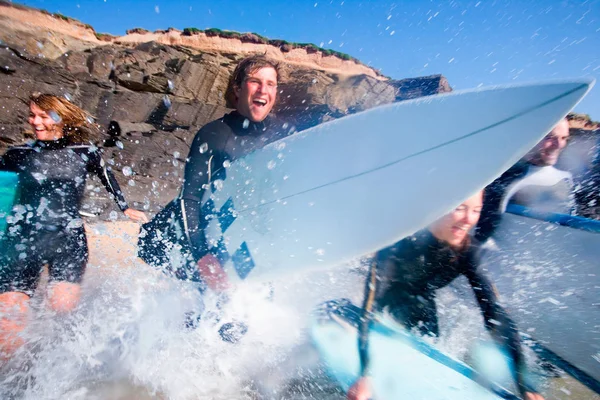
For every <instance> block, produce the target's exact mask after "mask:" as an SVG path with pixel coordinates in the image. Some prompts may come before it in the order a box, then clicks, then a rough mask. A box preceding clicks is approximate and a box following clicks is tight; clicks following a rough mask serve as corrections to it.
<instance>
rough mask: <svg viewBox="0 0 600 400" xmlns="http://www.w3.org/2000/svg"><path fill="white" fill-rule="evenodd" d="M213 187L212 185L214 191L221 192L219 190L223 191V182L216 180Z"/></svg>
mask: <svg viewBox="0 0 600 400" xmlns="http://www.w3.org/2000/svg"><path fill="white" fill-rule="evenodd" d="M213 185H214V187H215V189H217V190H221V189H223V180H222V179H217V180H215V181H214V182H213Z"/></svg>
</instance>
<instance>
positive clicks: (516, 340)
mask: <svg viewBox="0 0 600 400" xmlns="http://www.w3.org/2000/svg"><path fill="white" fill-rule="evenodd" d="M475 257H477V256H473V259H472V260H471V261H470V266H469V269H468V270H467V271H466V273H465V275H466V277H467V279H468V280H469V283H470V284H471V287H472V288H473V292H474V293H475V298H476V299H477V303H478V304H479V308H480V309H481V312H482V314H483V319H484V324H485V327H486V329H487V330H488V331H489V332H490V334H491V336H492V338H493V339H494V341H495V342H496V343H498V344H499V345H500V346H501V347H502V348H504V349H506V350H507V351H508V353H509V355H510V357H511V358H512V360H513V363H514V367H515V368H514V371H513V379H514V380H515V382H516V383H517V386H518V388H519V391H520V392H521V395H523V396H525V394H526V393H535V392H536V390H534V389H532V388H530V387H529V386H528V385H527V384H526V383H525V379H524V373H525V362H524V357H523V352H522V350H521V339H520V337H519V332H518V330H517V326H516V324H515V323H514V322H513V321H512V319H511V318H510V317H509V316H508V314H507V312H506V311H505V310H504V308H503V307H501V306H500V305H499V304H498V303H499V302H498V298H497V296H496V293H495V290H494V289H495V288H494V286H493V284H492V283H491V282H490V280H489V279H488V278H487V277H486V276H485V275H484V274H483V273H482V272H481V271H480V270H479V269H478V268H477V266H478V263H479V262H478V260H477V259H476V258H475Z"/></svg>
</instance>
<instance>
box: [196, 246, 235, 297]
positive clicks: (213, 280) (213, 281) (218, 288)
mask: <svg viewBox="0 0 600 400" xmlns="http://www.w3.org/2000/svg"><path fill="white" fill-rule="evenodd" d="M198 270H199V271H200V276H201V277H202V280H203V281H204V282H205V283H206V285H207V286H208V287H209V288H211V289H212V290H214V291H215V292H222V291H224V290H227V289H229V287H230V284H229V278H227V274H226V273H225V271H223V267H222V266H221V263H220V262H219V260H217V258H216V257H215V256H213V255H212V254H210V253H209V254H207V255H205V256H204V257H202V258H201V259H200V260H199V261H198Z"/></svg>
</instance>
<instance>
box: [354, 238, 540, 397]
mask: <svg viewBox="0 0 600 400" xmlns="http://www.w3.org/2000/svg"><path fill="white" fill-rule="evenodd" d="M479 263H480V246H479V244H478V242H476V241H475V240H474V239H470V238H469V240H468V243H467V244H466V245H465V246H464V247H463V248H462V249H455V248H453V247H451V246H449V245H448V244H446V243H445V242H442V241H440V240H438V239H437V238H436V237H435V236H433V234H432V233H431V232H430V231H429V230H427V229H426V230H422V231H419V232H418V233H416V234H415V235H413V236H410V237H407V238H405V239H403V240H401V241H400V242H398V243H396V244H394V245H393V246H391V247H388V248H386V249H384V250H381V251H379V252H378V253H377V255H376V256H375V259H374V260H373V261H372V264H371V267H370V269H369V275H368V278H367V283H366V287H365V298H364V303H363V315H362V318H361V323H360V325H359V354H360V360H361V374H362V375H365V374H366V373H367V371H368V367H369V357H368V337H369V326H370V324H371V320H372V318H373V314H372V313H373V312H375V311H381V310H383V309H384V308H387V310H388V312H389V313H390V314H391V315H392V316H393V317H394V318H395V319H396V320H397V321H398V322H400V323H401V324H403V325H404V326H405V327H407V328H408V329H412V328H417V329H419V330H420V332H421V333H422V334H427V335H434V336H438V335H439V327H438V317H437V310H436V303H435V297H436V290H438V289H441V288H443V287H444V286H447V285H448V284H450V282H452V281H453V280H454V279H456V278H458V277H459V276H460V275H464V276H465V277H466V278H467V279H468V281H469V283H470V285H471V287H472V288H473V292H474V293H475V297H476V299H477V302H478V304H479V307H480V308H481V312H482V314H483V317H484V323H485V327H486V328H487V329H488V331H489V332H490V334H491V335H492V337H493V338H494V340H495V341H496V342H497V343H499V344H500V345H501V346H502V347H503V348H505V349H507V350H508V352H509V354H510V356H511V358H512V359H513V361H514V365H515V366H516V372H515V376H514V378H515V381H516V382H517V384H518V385H519V390H520V391H521V392H522V393H524V392H525V391H530V390H529V389H528V388H526V386H525V383H524V382H523V379H522V378H521V373H522V372H524V369H523V367H524V361H523V354H522V352H521V345H520V339H519V335H518V332H517V329H516V326H515V324H514V323H513V321H512V320H511V319H510V318H509V316H508V315H507V313H506V312H505V310H504V309H503V308H502V307H501V306H500V305H499V304H498V299H497V296H496V294H495V293H494V287H493V285H492V283H491V282H490V281H489V280H488V279H487V277H486V276H485V275H483V274H482V272H481V271H480V270H479Z"/></svg>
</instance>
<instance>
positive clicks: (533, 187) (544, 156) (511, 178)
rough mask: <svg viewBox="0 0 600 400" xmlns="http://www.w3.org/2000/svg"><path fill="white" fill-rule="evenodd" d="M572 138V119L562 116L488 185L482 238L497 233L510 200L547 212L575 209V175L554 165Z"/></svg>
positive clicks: (478, 233) (480, 229)
mask: <svg viewBox="0 0 600 400" xmlns="http://www.w3.org/2000/svg"><path fill="white" fill-rule="evenodd" d="M568 139H569V121H568V120H567V119H562V120H561V121H560V122H559V123H558V124H557V125H556V126H555V127H554V128H553V129H552V130H551V131H550V133H548V134H547V135H546V137H545V138H544V139H542V141H541V142H539V143H538V144H537V145H536V146H535V147H534V148H533V149H532V150H531V151H530V152H529V153H527V155H525V157H523V159H522V160H521V161H519V162H518V163H517V164H515V165H514V166H512V167H511V168H510V169H509V170H508V171H506V172H505V173H504V174H502V176H500V177H499V178H498V179H496V180H495V181H494V182H492V183H491V184H490V185H489V186H488V187H486V189H485V196H484V197H485V202H484V204H483V209H482V212H481V218H480V220H479V223H478V225H477V229H476V233H475V237H476V238H477V239H478V240H479V241H480V242H482V243H483V242H485V241H486V240H487V239H488V238H489V237H490V236H492V235H493V234H494V232H495V231H496V229H497V228H498V226H499V225H500V222H501V220H502V214H503V213H504V212H505V210H506V207H507V205H508V204H518V205H521V206H525V207H529V208H532V209H535V210H538V211H543V212H552V213H560V214H572V213H574V211H575V202H574V193H573V192H574V184H573V177H572V175H571V173H570V172H567V171H561V170H559V169H558V168H556V167H555V166H554V165H555V164H556V162H557V161H558V157H559V156H560V154H561V152H562V151H563V149H564V148H565V147H566V146H567V143H568Z"/></svg>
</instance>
